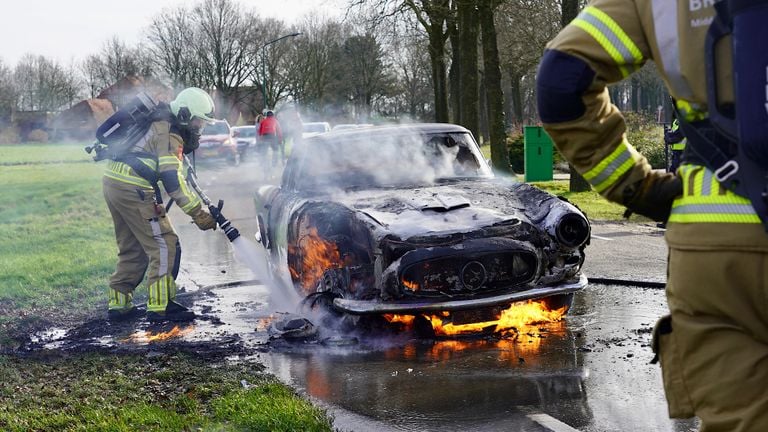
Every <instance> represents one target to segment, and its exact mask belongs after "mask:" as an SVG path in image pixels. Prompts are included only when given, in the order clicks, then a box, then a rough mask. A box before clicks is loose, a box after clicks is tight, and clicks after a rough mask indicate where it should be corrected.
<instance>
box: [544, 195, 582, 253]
mask: <svg viewBox="0 0 768 432" xmlns="http://www.w3.org/2000/svg"><path fill="white" fill-rule="evenodd" d="M553 201H554V202H553V203H552V205H551V207H550V210H549V214H547V217H546V218H545V219H544V229H545V230H546V231H547V232H548V233H549V235H551V236H552V237H554V238H555V239H556V240H557V241H558V242H559V243H560V244H562V245H563V246H565V247H570V248H575V247H579V246H581V245H583V244H584V243H586V242H587V240H589V236H590V226H589V221H587V218H586V217H585V216H584V215H583V214H582V213H581V212H580V211H579V209H578V208H576V207H575V206H574V205H573V204H571V203H569V202H567V201H564V200H562V199H558V200H553Z"/></svg>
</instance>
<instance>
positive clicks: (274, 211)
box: [256, 124, 590, 324]
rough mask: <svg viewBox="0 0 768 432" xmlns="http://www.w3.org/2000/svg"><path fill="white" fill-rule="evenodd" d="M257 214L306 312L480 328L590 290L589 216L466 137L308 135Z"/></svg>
mask: <svg viewBox="0 0 768 432" xmlns="http://www.w3.org/2000/svg"><path fill="white" fill-rule="evenodd" d="M256 207H257V212H258V222H259V227H258V231H259V234H257V237H258V238H259V239H260V241H261V242H262V243H263V244H264V246H265V247H266V248H267V249H268V250H269V252H270V253H269V255H270V261H271V265H272V267H273V269H275V270H277V271H278V272H280V271H283V272H284V273H286V272H287V274H289V277H286V278H287V279H288V278H289V279H290V283H291V284H292V285H293V286H294V287H295V288H296V289H297V290H298V292H299V293H300V294H301V295H302V296H304V297H305V299H306V300H308V301H310V303H311V304H318V303H319V304H321V305H324V306H325V307H327V308H330V309H331V310H333V311H336V312H339V313H342V314H344V315H352V316H365V315H367V316H372V315H378V316H386V317H388V319H389V320H390V321H391V319H392V317H400V316H420V315H422V314H440V316H441V317H443V318H442V319H443V320H449V321H451V322H452V323H454V324H456V323H469V322H485V321H488V320H490V319H494V317H495V318H498V317H499V316H500V315H501V312H502V311H503V310H504V309H506V308H508V307H509V306H510V305H511V304H513V303H516V302H521V301H527V300H531V299H536V300H541V299H543V300H544V301H545V302H546V303H547V304H548V305H550V306H551V307H553V308H560V309H561V310H562V311H563V313H565V311H566V310H567V308H568V307H569V306H570V304H571V302H572V299H573V295H574V293H575V292H577V291H579V290H581V289H583V288H584V287H585V286H586V284H587V279H586V277H585V276H584V275H583V274H582V273H581V266H582V264H583V262H584V248H585V246H586V245H587V243H588V240H589V238H590V225H589V222H588V220H587V218H586V217H585V215H584V214H583V213H582V212H581V211H580V210H579V209H578V208H576V207H575V206H574V205H572V204H570V203H569V202H567V201H565V200H564V199H561V198H558V197H556V196H554V195H551V194H549V193H547V192H544V191H542V190H540V189H538V188H536V187H534V186H531V185H528V184H525V183H521V182H519V181H517V180H514V179H510V178H502V177H498V176H494V174H493V173H492V171H491V169H490V167H489V166H488V164H487V162H486V161H485V160H484V158H483V156H482V154H481V153H480V149H479V147H478V145H477V143H476V142H475V140H474V138H473V137H472V134H471V133H470V132H469V131H468V130H467V129H465V128H463V127H461V126H456V125H450V124H418V125H397V126H375V127H371V128H364V129H350V130H340V131H332V132H328V133H325V134H322V135H317V136H315V137H312V138H308V139H307V140H306V141H304V142H303V143H302V144H301V145H299V146H297V147H296V148H294V149H293V152H292V153H291V156H290V158H289V159H288V162H287V164H286V167H285V170H284V172H283V178H282V184H281V185H280V186H279V187H278V186H272V185H271V186H263V187H262V188H260V189H259V191H258V193H257V195H256Z"/></svg>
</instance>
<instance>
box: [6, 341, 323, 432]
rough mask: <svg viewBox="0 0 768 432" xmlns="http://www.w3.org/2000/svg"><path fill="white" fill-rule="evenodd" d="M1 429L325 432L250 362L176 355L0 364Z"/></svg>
mask: <svg viewBox="0 0 768 432" xmlns="http://www.w3.org/2000/svg"><path fill="white" fill-rule="evenodd" d="M0 376H3V377H4V379H3V380H2V381H0V430H3V431H9V432H17V431H18V432H22V431H31V430H34V431H126V432H128V431H138V430H151V431H174V432H175V431H244V430H251V431H332V430H333V427H332V424H331V419H329V418H328V417H327V416H326V414H325V412H324V411H323V410H320V409H318V408H316V407H313V406H312V405H311V404H310V403H309V402H307V401H306V400H304V399H302V398H300V397H298V396H297V395H296V394H295V393H294V392H293V391H292V390H290V389H289V388H287V387H285V386H283V385H281V384H280V383H278V382H277V380H276V379H275V378H274V377H272V376H271V375H266V374H263V373H261V366H259V365H258V364H254V363H243V364H227V363H217V364H212V362H211V361H210V360H208V359H207V360H201V359H199V358H196V357H195V356H191V355H187V354H182V353H169V354H157V353H155V354H154V355H149V354H148V355H144V356H136V355H102V354H93V353H92V354H79V355H73V356H64V357H55V358H38V359H35V360H34V361H30V359H28V358H18V357H0Z"/></svg>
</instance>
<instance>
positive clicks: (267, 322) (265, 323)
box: [256, 314, 275, 330]
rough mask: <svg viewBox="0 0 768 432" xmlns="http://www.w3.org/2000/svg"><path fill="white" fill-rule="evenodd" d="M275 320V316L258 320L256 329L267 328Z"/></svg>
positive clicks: (271, 315)
mask: <svg viewBox="0 0 768 432" xmlns="http://www.w3.org/2000/svg"><path fill="white" fill-rule="evenodd" d="M274 320H275V315H274V314H270V315H269V316H268V317H263V318H259V319H258V320H257V322H256V329H257V330H258V329H259V328H264V329H266V328H268V327H269V325H270V324H272V321H274Z"/></svg>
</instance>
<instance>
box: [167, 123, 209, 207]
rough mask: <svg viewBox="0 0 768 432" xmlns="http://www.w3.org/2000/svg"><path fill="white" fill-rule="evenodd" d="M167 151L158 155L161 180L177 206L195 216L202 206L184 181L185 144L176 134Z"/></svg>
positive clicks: (170, 138) (170, 135) (198, 198)
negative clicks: (183, 157) (183, 151)
mask: <svg viewBox="0 0 768 432" xmlns="http://www.w3.org/2000/svg"><path fill="white" fill-rule="evenodd" d="M164 147H165V149H167V150H165V151H161V152H160V154H159V155H158V162H159V163H160V180H161V181H162V182H163V187H164V188H165V191H166V192H167V193H168V195H169V196H170V197H171V198H173V200H174V201H176V204H177V205H178V206H179V207H180V208H181V210H182V211H184V213H186V214H188V215H194V214H195V213H197V212H198V211H199V209H200V208H201V206H202V202H201V201H200V197H198V196H197V194H195V193H194V191H192V190H190V188H189V187H188V186H187V183H186V180H185V179H184V171H183V168H182V166H183V164H182V163H181V155H182V149H183V142H182V140H181V137H180V136H178V135H176V134H169V139H168V141H167V145H166V146H164Z"/></svg>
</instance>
